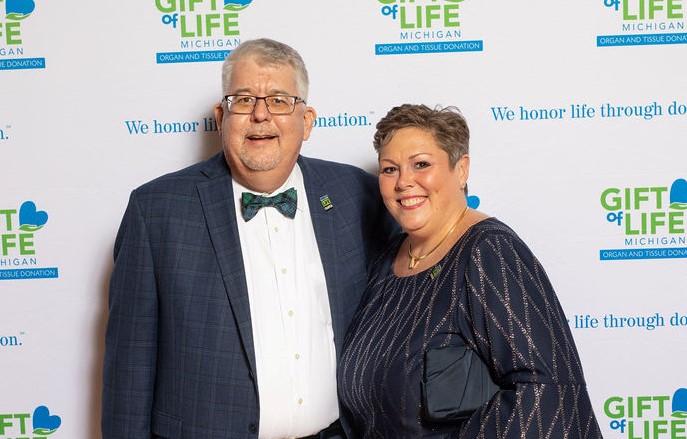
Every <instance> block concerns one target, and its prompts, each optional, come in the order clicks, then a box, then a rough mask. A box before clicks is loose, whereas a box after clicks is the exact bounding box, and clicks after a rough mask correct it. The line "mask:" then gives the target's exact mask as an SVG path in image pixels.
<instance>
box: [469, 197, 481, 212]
mask: <svg viewBox="0 0 687 439" xmlns="http://www.w3.org/2000/svg"><path fill="white" fill-rule="evenodd" d="M467 201H468V207H469V208H470V209H477V208H478V207H479V197H478V196H477V195H468V196H467Z"/></svg>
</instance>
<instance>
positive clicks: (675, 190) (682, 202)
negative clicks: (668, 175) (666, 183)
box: [670, 178, 687, 210]
mask: <svg viewBox="0 0 687 439" xmlns="http://www.w3.org/2000/svg"><path fill="white" fill-rule="evenodd" d="M670 207H672V208H673V209H680V210H685V209H687V180H685V179H684V178H679V179H677V180H675V181H674V182H673V184H672V185H670Z"/></svg>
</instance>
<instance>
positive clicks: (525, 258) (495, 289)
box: [458, 233, 602, 439]
mask: <svg viewBox="0 0 687 439" xmlns="http://www.w3.org/2000/svg"><path fill="white" fill-rule="evenodd" d="M458 313H459V319H458V321H459V325H460V326H461V331H462V333H463V334H464V336H465V338H466V340H467V342H468V344H470V345H471V346H472V347H473V348H474V349H476V352H478V353H479V355H480V356H481V357H482V359H483V360H485V362H486V364H487V365H488V367H489V369H490V371H491V374H492V376H493V378H494V380H495V381H496V382H497V384H499V385H500V386H501V389H502V390H501V391H499V392H497V393H496V394H495V395H494V396H493V397H492V399H491V400H490V401H489V402H488V403H487V404H485V405H483V406H482V407H481V408H480V409H479V410H477V411H476V412H475V413H474V415H473V416H472V417H471V418H470V419H469V420H468V421H467V422H465V424H464V425H463V427H462V428H461V431H460V437H461V438H485V439H486V438H489V439H511V438H518V439H521V438H527V439H537V438H566V439H595V438H602V436H601V432H600V430H599V427H598V423H597V421H596V418H595V416H594V412H593V408H592V406H591V402H590V399H589V395H588V393H587V388H586V384H585V381H584V376H583V373H582V366H581V363H580V358H579V355H578V353H577V349H576V347H575V344H574V341H573V338H572V333H571V332H570V329H569V326H568V323H567V320H566V318H565V315H564V313H563V310H562V308H561V306H560V303H559V302H558V299H557V297H556V294H555V292H554V290H553V287H552V286H551V283H550V281H549V279H548V277H547V276H546V273H545V272H544V270H543V268H542V266H541V265H540V263H539V262H538V261H537V259H536V258H535V257H534V255H533V254H532V253H531V252H530V250H529V249H528V248H527V246H526V245H525V244H524V243H523V242H522V241H521V240H520V239H518V238H517V236H515V235H511V234H509V233H493V234H489V235H488V236H486V237H483V238H481V239H478V240H477V241H476V243H475V245H474V246H473V248H472V250H471V254H470V260H469V262H468V267H467V270H466V294H465V296H464V297H463V298H461V302H460V307H459V311H458Z"/></svg>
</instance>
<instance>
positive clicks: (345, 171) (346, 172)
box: [298, 156, 376, 185]
mask: <svg viewBox="0 0 687 439" xmlns="http://www.w3.org/2000/svg"><path fill="white" fill-rule="evenodd" d="M298 165H299V166H300V167H301V170H302V172H303V175H304V176H305V178H306V180H309V179H318V180H319V181H321V182H324V183H327V184H328V185H332V184H333V185H336V184H344V185H350V184H351V183H354V182H358V183H360V184H364V185H367V184H376V178H375V177H374V176H373V175H372V174H371V173H370V172H368V171H366V170H364V169H362V168H360V167H358V166H354V165H351V164H348V163H340V162H334V161H330V160H324V159H319V158H313V157H305V156H300V157H299V159H298Z"/></svg>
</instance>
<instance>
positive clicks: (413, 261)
mask: <svg viewBox="0 0 687 439" xmlns="http://www.w3.org/2000/svg"><path fill="white" fill-rule="evenodd" d="M468 209H469V208H468V206H465V210H463V213H461V214H460V216H459V217H458V220H457V221H456V222H455V223H454V224H453V227H451V229H450V230H449V231H448V232H446V234H445V235H444V237H443V238H441V241H439V244H437V245H436V246H435V247H434V248H433V249H431V250H430V251H428V252H427V253H425V254H424V255H422V256H413V253H412V251H413V246H412V244H411V243H410V241H408V269H409V270H414V269H415V267H417V265H418V264H419V263H420V261H421V260H423V259H424V258H426V257H427V256H429V255H431V254H432V253H433V252H434V250H436V249H438V248H439V246H441V244H443V243H444V241H446V238H448V235H450V234H451V233H453V231H454V230H455V229H456V227H458V224H460V221H461V220H462V219H463V217H464V216H465V214H466V213H467V212H468Z"/></svg>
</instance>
